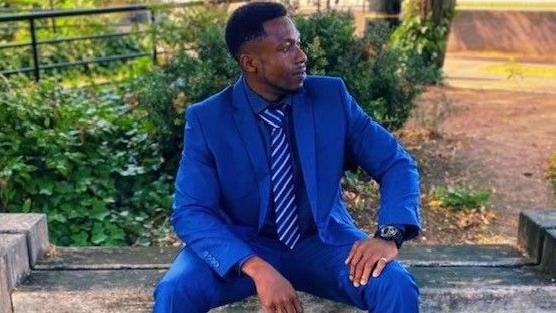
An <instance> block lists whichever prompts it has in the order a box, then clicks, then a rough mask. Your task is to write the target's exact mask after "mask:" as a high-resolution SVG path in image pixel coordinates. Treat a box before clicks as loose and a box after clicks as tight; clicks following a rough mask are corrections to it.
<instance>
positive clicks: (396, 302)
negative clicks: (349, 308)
mask: <svg viewBox="0 0 556 313" xmlns="http://www.w3.org/2000/svg"><path fill="white" fill-rule="evenodd" d="M248 243H249V244H250V245H251V246H252V248H253V250H254V251H255V252H256V253H257V255H258V256H260V257H261V258H263V259H264V260H265V261H267V262H269V263H270V264H271V265H272V266H273V267H274V268H275V269H276V270H278V271H279V272H280V273H281V274H282V275H283V276H284V277H285V278H286V279H287V280H289V281H290V283H291V284H292V285H293V287H294V288H295V289H296V290H299V291H304V292H307V293H310V294H313V295H316V296H319V297H322V298H326V299H330V300H333V301H338V302H343V303H347V304H349V305H353V306H356V307H358V308H360V309H363V310H368V311H369V312H372V313H417V312H419V305H418V303H419V289H418V286H417V284H416V283H415V280H414V278H413V276H412V275H411V274H410V273H409V272H408V271H407V270H406V269H405V268H404V267H403V266H402V265H401V264H400V263H399V262H398V261H397V260H392V261H390V262H389V263H388V264H387V265H386V266H385V267H384V269H383V271H382V273H381V274H380V276H378V277H376V278H374V277H370V280H369V282H368V283H367V285H365V286H360V287H357V288H356V287H354V286H353V284H352V282H351V281H350V280H349V277H348V276H349V267H348V266H347V265H345V264H344V260H345V259H346V258H347V256H348V254H349V251H350V249H351V244H350V245H344V246H331V245H327V244H325V243H323V242H322V241H321V240H320V239H319V237H318V236H317V235H315V236H311V237H308V238H306V239H304V240H302V241H301V242H299V243H298V244H297V246H296V247H295V248H294V249H293V250H289V249H288V248H287V247H285V246H284V245H282V244H281V243H280V242H278V241H275V240H272V239H268V238H264V237H257V238H256V239H254V240H252V241H250V242H248ZM255 294H256V289H255V285H254V283H253V281H252V280H251V278H249V277H248V276H246V275H244V274H241V275H240V274H239V273H236V272H234V270H232V272H230V273H229V274H228V275H226V277H225V278H221V277H220V276H218V274H216V273H215V272H214V271H213V270H212V269H211V268H210V267H209V266H208V265H207V264H206V263H205V261H204V260H202V259H201V258H199V257H198V256H197V255H196V254H195V253H194V252H193V251H192V250H191V248H190V247H187V246H186V247H184V248H183V249H182V250H181V251H180V252H179V254H178V256H177V257H176V258H175V260H174V262H173V264H172V266H171V267H170V269H169V270H168V272H166V274H165V275H164V276H163V277H162V279H161V280H160V282H159V283H158V284H157V286H156V289H155V291H154V300H155V303H154V309H153V312H154V313H200V312H207V311H209V310H210V309H212V308H216V307H219V306H222V305H225V304H228V303H232V302H236V301H239V300H242V299H244V298H247V297H249V296H252V295H255Z"/></svg>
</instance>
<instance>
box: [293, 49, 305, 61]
mask: <svg viewBox="0 0 556 313" xmlns="http://www.w3.org/2000/svg"><path fill="white" fill-rule="evenodd" d="M305 62H307V54H306V53H305V51H303V49H301V47H299V46H297V54H296V55H295V63H297V64H299V63H305Z"/></svg>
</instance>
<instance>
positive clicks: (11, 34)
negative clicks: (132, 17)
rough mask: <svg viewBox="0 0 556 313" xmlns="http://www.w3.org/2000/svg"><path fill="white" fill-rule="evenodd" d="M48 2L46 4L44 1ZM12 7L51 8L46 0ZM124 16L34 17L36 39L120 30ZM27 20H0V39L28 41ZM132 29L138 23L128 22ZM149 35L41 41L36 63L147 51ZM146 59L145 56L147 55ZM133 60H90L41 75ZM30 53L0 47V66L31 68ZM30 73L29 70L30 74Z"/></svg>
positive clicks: (65, 5)
mask: <svg viewBox="0 0 556 313" xmlns="http://www.w3.org/2000/svg"><path fill="white" fill-rule="evenodd" d="M47 5H48V3H47ZM53 5H54V6H55V7H56V8H57V9H75V7H76V5H77V6H79V7H80V8H84V7H95V6H99V5H100V6H102V5H106V1H96V0H85V1H80V3H79V4H76V2H75V1H69V0H63V1H55V3H53ZM9 7H10V8H11V9H12V10H25V9H35V10H39V9H50V7H45V1H34V0H33V1H14V3H10V6H9ZM126 18H127V17H126V15H125V14H124V15H122V14H109V15H83V16H75V17H59V18H55V19H37V20H35V22H36V36H37V40H39V41H46V40H56V39H64V38H72V37H81V36H89V35H99V34H109V33H117V32H122V27H121V26H118V25H116V24H118V23H119V24H122V23H125V21H126ZM28 25H29V24H28V23H27V21H18V22H7V23H2V27H1V30H0V42H5V43H29V42H31V33H30V31H29V26H28ZM130 26H131V30H138V27H139V25H138V24H131V25H130ZM150 46H151V44H150V36H149V35H148V34H136V35H131V36H118V37H111V38H103V39H101V38H97V39H84V40H77V41H66V42H58V43H48V44H41V45H39V47H38V51H39V62H40V64H41V65H52V64H58V63H65V62H76V61H81V60H92V59H96V58H100V57H105V56H115V55H122V54H129V53H137V52H143V51H150V48H149V47H150ZM146 58H148V57H146ZM129 62H132V61H130V60H122V61H113V62H101V63H95V64H93V63H91V64H88V65H82V66H74V67H66V68H60V69H50V70H47V71H44V72H42V73H43V74H42V75H43V76H52V75H56V74H63V75H68V74H71V75H72V77H75V76H78V75H82V74H83V73H86V74H93V73H97V72H106V71H112V72H114V71H116V70H118V69H120V68H121V67H122V65H124V64H127V63H129ZM33 66H34V63H33V54H32V49H31V46H23V47H14V48H9V49H0V68H2V69H17V68H26V67H33ZM29 75H32V73H29Z"/></svg>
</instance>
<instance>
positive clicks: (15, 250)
mask: <svg viewBox="0 0 556 313" xmlns="http://www.w3.org/2000/svg"><path fill="white" fill-rule="evenodd" d="M0 258H2V259H4V261H5V266H6V267H5V271H2V272H0V277H2V276H5V277H6V278H7V282H8V290H12V289H13V288H14V287H15V285H16V284H17V283H18V282H19V281H20V280H21V279H22V278H23V277H24V276H26V275H27V274H29V272H30V268H29V254H28V249H27V241H26V239H25V235H23V234H0Z"/></svg>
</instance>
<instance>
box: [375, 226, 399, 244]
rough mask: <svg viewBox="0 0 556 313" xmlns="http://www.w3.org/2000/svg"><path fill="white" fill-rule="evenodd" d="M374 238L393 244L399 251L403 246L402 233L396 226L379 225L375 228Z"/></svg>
mask: <svg viewBox="0 0 556 313" xmlns="http://www.w3.org/2000/svg"><path fill="white" fill-rule="evenodd" d="M374 237H378V238H380V239H383V240H386V241H392V242H394V243H395V245H396V248H397V249H398V250H399V249H400V247H401V246H402V244H403V238H404V233H403V230H402V229H400V227H399V226H398V225H381V226H379V227H378V228H377V230H376V232H375V234H374Z"/></svg>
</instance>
